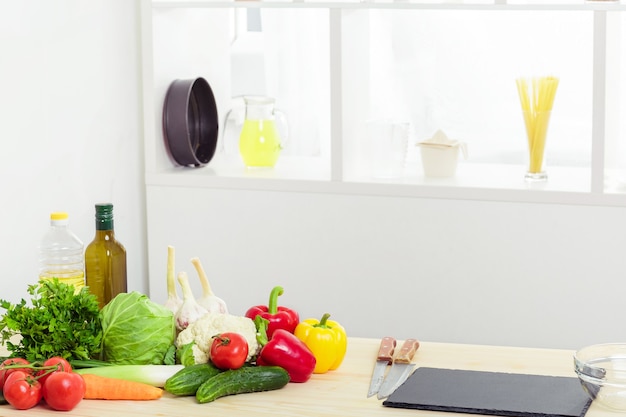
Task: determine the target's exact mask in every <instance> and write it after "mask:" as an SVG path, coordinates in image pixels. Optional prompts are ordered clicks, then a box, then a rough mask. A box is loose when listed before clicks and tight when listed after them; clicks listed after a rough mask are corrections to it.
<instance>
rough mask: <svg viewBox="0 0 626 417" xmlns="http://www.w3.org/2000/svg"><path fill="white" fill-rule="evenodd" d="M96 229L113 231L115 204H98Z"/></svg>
mask: <svg viewBox="0 0 626 417" xmlns="http://www.w3.org/2000/svg"><path fill="white" fill-rule="evenodd" d="M96 229H97V230H113V204H110V203H103V204H96Z"/></svg>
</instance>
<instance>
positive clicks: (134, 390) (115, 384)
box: [82, 374, 163, 401]
mask: <svg viewBox="0 0 626 417" xmlns="http://www.w3.org/2000/svg"><path fill="white" fill-rule="evenodd" d="M82 377H83V379H84V380H85V385H86V390H85V396H84V397H83V398H84V399H87V400H138V401H141V400H156V399H159V398H161V396H162V395H163V390H162V389H161V388H157V387H153V386H152V385H148V384H144V383H141V382H135V381H127V380H124V379H117V378H109V377H105V376H99V375H92V374H84V375H82Z"/></svg>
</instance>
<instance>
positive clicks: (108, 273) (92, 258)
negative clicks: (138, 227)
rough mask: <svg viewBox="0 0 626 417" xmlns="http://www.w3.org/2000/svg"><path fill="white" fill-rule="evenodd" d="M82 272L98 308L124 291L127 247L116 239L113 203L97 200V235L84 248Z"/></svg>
mask: <svg viewBox="0 0 626 417" xmlns="http://www.w3.org/2000/svg"><path fill="white" fill-rule="evenodd" d="M85 275H86V284H87V286H88V287H89V291H90V292H91V293H92V294H94V295H95V296H96V297H97V299H98V303H99V304H100V308H102V307H104V306H105V305H106V304H107V303H108V302H109V301H111V300H112V299H113V298H114V297H115V296H116V295H117V294H119V293H123V292H126V289H127V287H126V249H125V248H124V246H123V245H122V244H121V243H120V242H118V241H117V240H116V239H115V231H114V227H113V205H112V204H96V236H95V237H94V239H93V241H92V242H91V243H90V244H89V245H87V248H86V249H85Z"/></svg>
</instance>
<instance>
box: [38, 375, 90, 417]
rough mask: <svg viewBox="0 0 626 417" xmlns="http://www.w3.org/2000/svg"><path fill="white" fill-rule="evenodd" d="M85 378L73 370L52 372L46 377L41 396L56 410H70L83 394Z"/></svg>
mask: <svg viewBox="0 0 626 417" xmlns="http://www.w3.org/2000/svg"><path fill="white" fill-rule="evenodd" d="M85 389H86V386H85V380H84V379H83V377H82V376H80V374H77V373H74V372H54V373H52V374H50V376H48V379H46V382H45V387H44V390H43V398H44V400H46V402H47V403H48V405H49V406H50V407H51V408H52V409H54V410H58V411H70V410H71V409H73V408H74V407H76V405H77V404H78V403H79V402H81V400H82V399H83V397H84V396H85Z"/></svg>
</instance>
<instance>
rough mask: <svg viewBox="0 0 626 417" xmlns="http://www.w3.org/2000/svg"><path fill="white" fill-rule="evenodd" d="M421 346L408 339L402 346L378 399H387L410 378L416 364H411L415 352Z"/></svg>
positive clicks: (379, 391)
mask: <svg viewBox="0 0 626 417" xmlns="http://www.w3.org/2000/svg"><path fill="white" fill-rule="evenodd" d="M419 346H420V344H419V342H418V341H417V340H415V339H407V340H405V341H404V343H403V344H402V347H401V348H400V351H399V352H398V353H397V355H396V356H395V357H394V358H393V364H392V365H391V369H390V370H389V373H388V374H387V376H386V377H385V380H384V381H383V385H382V386H381V387H380V389H379V390H378V399H379V400H382V399H383V398H387V397H388V396H389V394H391V393H392V392H394V391H395V390H396V388H398V387H399V386H400V385H402V383H403V382H404V381H405V380H406V379H407V378H408V377H409V375H410V374H411V371H412V370H413V368H414V367H415V364H413V363H411V360H412V359H413V355H415V351H416V350H417V349H418V348H419Z"/></svg>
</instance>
